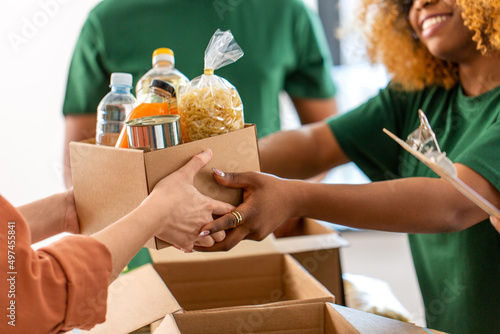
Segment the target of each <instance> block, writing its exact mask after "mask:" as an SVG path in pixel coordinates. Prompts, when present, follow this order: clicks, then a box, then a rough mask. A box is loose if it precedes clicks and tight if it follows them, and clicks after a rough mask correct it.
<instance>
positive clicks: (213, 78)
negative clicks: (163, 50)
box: [177, 29, 245, 143]
mask: <svg viewBox="0 0 500 334" xmlns="http://www.w3.org/2000/svg"><path fill="white" fill-rule="evenodd" d="M241 56H243V50H241V48H240V46H239V45H238V44H237V43H236V41H235V40H234V37H233V35H232V34H231V31H229V30H228V31H221V30H220V29H219V30H217V31H216V32H215V34H214V35H213V36H212V38H211V39H210V42H209V43H208V46H207V49H206V50H205V70H204V74H202V75H201V76H199V77H196V78H194V79H193V80H191V81H190V82H189V83H188V84H187V85H185V86H182V87H180V89H179V94H178V101H177V103H178V108H179V113H180V116H181V123H182V132H183V137H184V138H183V139H184V142H185V143H187V142H191V141H195V140H199V139H203V138H208V137H212V136H216V135H220V134H223V133H227V132H230V131H234V130H239V129H242V128H243V127H244V125H245V121H244V117H243V103H242V102H241V98H240V95H239V94H238V91H237V90H236V88H235V87H234V86H233V85H232V84H231V83H230V82H229V81H227V80H226V79H224V78H222V77H219V76H217V75H215V74H213V73H214V70H217V69H219V68H221V67H223V66H226V65H228V64H231V63H234V62H235V61H236V60H238V59H239V58H240V57H241Z"/></svg>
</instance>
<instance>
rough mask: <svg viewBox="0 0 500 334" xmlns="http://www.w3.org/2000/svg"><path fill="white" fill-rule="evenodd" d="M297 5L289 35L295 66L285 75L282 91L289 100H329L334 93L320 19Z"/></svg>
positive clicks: (327, 51)
mask: <svg viewBox="0 0 500 334" xmlns="http://www.w3.org/2000/svg"><path fill="white" fill-rule="evenodd" d="M300 2H301V3H300V4H297V5H296V7H297V10H296V18H295V26H294V27H293V29H294V31H293V32H292V34H293V36H294V41H295V45H294V48H295V54H296V55H297V59H296V62H297V66H296V68H294V71H293V72H291V73H288V74H287V78H286V83H285V90H286V91H287V92H288V94H290V96H292V97H299V98H300V97H306V98H329V97H332V96H334V95H335V91H336V90H335V86H334V83H333V80H332V77H331V70H332V66H333V65H332V59H331V55H330V50H329V48H328V42H327V40H326V37H325V33H324V29H323V26H322V25H321V20H320V18H319V16H318V15H317V14H316V13H313V12H312V11H311V10H309V9H308V8H306V6H305V5H304V4H303V3H302V1H300Z"/></svg>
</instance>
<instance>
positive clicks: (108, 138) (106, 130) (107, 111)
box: [95, 73, 137, 146]
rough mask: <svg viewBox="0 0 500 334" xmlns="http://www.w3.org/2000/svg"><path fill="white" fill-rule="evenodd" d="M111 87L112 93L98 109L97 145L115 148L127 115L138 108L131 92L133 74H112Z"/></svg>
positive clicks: (107, 95)
mask: <svg viewBox="0 0 500 334" xmlns="http://www.w3.org/2000/svg"><path fill="white" fill-rule="evenodd" d="M110 87H111V91H110V92H109V93H108V94H106V96H104V98H103V99H102V100H101V102H100V103H99V106H98V107H97V127H96V137H95V142H96V144H97V145H106V146H115V144H116V141H117V140H118V136H119V135H120V132H121V130H122V128H123V126H124V124H125V119H126V117H127V115H128V114H129V113H130V112H131V111H132V110H133V109H134V108H135V107H136V106H137V100H136V99H135V97H134V95H132V93H131V92H130V90H131V89H132V74H129V73H113V74H111V84H110Z"/></svg>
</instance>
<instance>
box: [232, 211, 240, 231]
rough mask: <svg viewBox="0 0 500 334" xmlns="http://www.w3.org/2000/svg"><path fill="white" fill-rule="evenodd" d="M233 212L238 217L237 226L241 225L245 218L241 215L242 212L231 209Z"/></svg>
mask: <svg viewBox="0 0 500 334" xmlns="http://www.w3.org/2000/svg"><path fill="white" fill-rule="evenodd" d="M231 214H232V215H233V216H234V217H236V225H235V227H236V226H238V225H241V223H242V222H243V218H242V217H241V213H239V212H238V211H231Z"/></svg>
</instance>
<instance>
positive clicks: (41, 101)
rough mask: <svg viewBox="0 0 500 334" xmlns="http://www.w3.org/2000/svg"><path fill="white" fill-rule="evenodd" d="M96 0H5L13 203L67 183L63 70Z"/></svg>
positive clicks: (7, 179)
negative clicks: (65, 174)
mask: <svg viewBox="0 0 500 334" xmlns="http://www.w3.org/2000/svg"><path fill="white" fill-rule="evenodd" d="M98 2H99V1H98V0H22V1H12V0H11V1H6V0H3V1H1V2H0V50H1V51H0V76H1V77H0V101H1V102H0V116H1V117H0V141H1V142H0V193H1V194H2V196H4V197H5V198H7V199H8V200H9V201H11V202H12V203H13V204H14V205H21V204H24V203H27V202H30V201H32V200H35V199H38V198H41V197H45V196H47V195H50V194H53V193H56V192H59V191H62V190H64V185H63V181H62V171H61V167H62V150H63V135H64V127H63V125H64V124H63V116H62V113H61V109H62V101H63V98H64V89H65V85H66V75H67V71H68V66H69V61H70V58H71V53H72V50H73V47H74V44H75V43H76V39H77V37H78V34H79V32H80V29H81V26H82V24H83V22H84V20H85V18H86V15H87V13H88V11H89V10H90V9H91V8H92V7H93V6H95V4H97V3H98Z"/></svg>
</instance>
